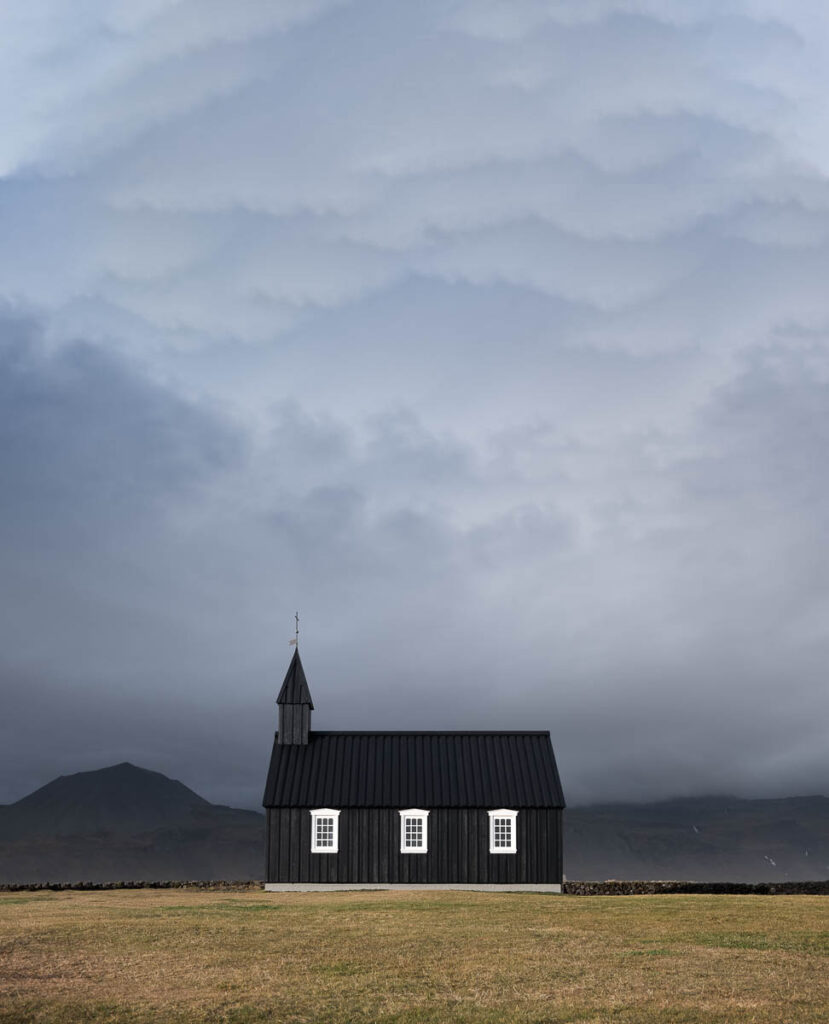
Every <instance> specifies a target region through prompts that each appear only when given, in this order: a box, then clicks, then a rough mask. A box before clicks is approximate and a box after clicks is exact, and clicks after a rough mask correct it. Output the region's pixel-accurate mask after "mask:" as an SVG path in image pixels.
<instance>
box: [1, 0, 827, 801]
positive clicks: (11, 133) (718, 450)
mask: <svg viewBox="0 0 829 1024" xmlns="http://www.w3.org/2000/svg"><path fill="white" fill-rule="evenodd" d="M812 6H813V5H811V4H806V3H803V4H797V3H796V4H789V5H786V7H785V9H784V8H782V7H781V6H780V5H776V4H771V3H769V2H766V3H763V2H761V0H756V2H754V0H743V2H739V3H738V2H736V0H734V2H732V3H730V4H726V5H723V4H717V5H713V4H712V5H706V4H698V5H695V8H694V11H693V13H690V12H689V10H688V5H687V4H680V3H677V4H671V3H659V4H651V3H646V2H636V3H634V2H623V0H603V2H598V0H597V2H595V3H589V4H586V3H583V2H582V3H579V4H557V5H548V4H540V3H535V2H528V3H515V2H512V3H509V4H501V3H495V2H493V3H477V2H476V3H474V4H463V3H458V4H453V5H446V4H418V5H415V6H414V7H411V8H409V7H406V8H401V7H396V8H390V7H389V6H388V5H384V4H373V3H369V2H365V3H326V2H322V0H318V2H307V3H302V2H299V0H297V2H296V3H292V4H289V5H278V10H276V9H275V10H273V11H271V10H269V11H267V12H266V11H264V9H263V8H262V5H260V4H256V3H252V4H240V5H234V17H233V18H232V19H228V16H227V9H226V7H225V6H224V5H222V4H216V5H215V6H213V5H208V6H205V5H204V4H203V3H201V2H200V3H198V4H196V3H195V2H193V3H187V2H181V3H171V2H170V3H167V2H164V0H155V2H147V3H144V4H135V3H130V4H128V5H118V4H104V3H102V2H91V3H88V4H85V5H82V7H81V8H80V9H79V10H78V11H77V12H76V14H77V16H76V17H74V16H73V18H72V19H68V18H67V17H66V14H65V12H64V11H62V8H61V7H60V5H58V4H57V3H51V2H48V0H40V2H39V3H36V4H31V3H29V4H26V5H23V4H16V3H13V4H11V5H10V6H9V7H8V9H7V10H6V11H5V12H4V13H3V14H2V15H0V28H2V32H0V35H1V36H2V38H4V39H5V40H6V42H5V43H4V44H3V45H4V47H5V48H7V49H8V52H9V54H10V55H12V56H13V60H10V62H9V63H7V64H6V67H7V73H9V74H11V75H13V76H14V79H15V81H16V82H19V83H25V86H26V88H25V89H24V90H23V94H24V95H25V97H26V100H25V102H24V103H22V104H17V105H15V104H12V106H11V107H10V109H9V110H8V111H7V112H5V113H4V115H3V116H4V119H5V121H4V123H6V124H7V125H8V130H6V131H4V138H3V142H2V148H0V174H1V175H2V176H1V177H0V218H2V223H3V225H4V230H3V234H2V236H0V301H2V303H3V312H2V318H0V479H2V481H3V501H2V517H0V559H2V565H3V575H4V580H6V581H7V585H6V586H5V587H4V591H5V600H4V614H3V616H2V617H0V685H2V687H3V693H4V698H3V704H4V711H5V714H4V716H3V719H2V723H0V741H2V742H0V800H12V799H16V798H17V797H19V796H21V795H23V793H25V792H26V791H27V790H28V789H29V788H31V787H33V786H34V785H37V784H39V783H42V782H45V781H47V780H48V778H50V777H52V775H54V774H56V773H58V772H67V771H73V770H80V769H82V768H86V767H95V766H100V765H103V764H106V763H112V762H113V761H118V760H123V759H125V758H128V759H130V760H133V761H136V762H137V763H141V764H146V766H147V767H151V768H160V769H161V770H164V771H168V772H169V773H170V774H173V775H176V776H177V777H180V778H182V779H183V780H184V781H186V782H187V783H188V784H190V785H193V786H194V787H195V788H196V789H198V790H199V791H201V792H203V793H204V794H205V795H207V796H209V797H212V798H214V799H219V800H224V801H227V802H236V803H246V804H249V805H251V804H255V803H256V802H257V799H258V795H259V793H258V791H259V787H260V784H261V782H262V781H263V778H264V767H265V762H266V759H267V753H268V743H269V733H270V732H271V731H272V728H273V721H274V715H273V712H274V708H273V705H272V700H273V697H274V696H275V691H276V688H277V687H278V685H279V682H280V681H281V675H282V673H283V671H284V667H285V662H286V661H287V657H288V654H289V649H288V647H287V644H286V641H287V639H288V637H289V636H290V635H291V621H292V619H291V617H292V614H293V611H294V609H295V607H299V609H300V614H301V616H302V629H303V633H302V649H303V658H304V661H305V664H306V669H307V672H308V676H309V682H310V685H311V689H312V692H313V694H314V700H315V704H316V707H317V711H316V712H315V716H316V717H315V721H316V723H317V724H318V725H319V726H320V727H328V728H359V727H367V728H371V727H374V728H383V727H399V726H401V725H403V726H406V727H410V728H414V727H426V728H442V727H446V728H461V727H468V728H489V727H495V728H497V727H510V728H512V727H514V728H527V727H548V726H549V728H550V729H551V730H552V733H553V738H554V741H555V744H556V749H557V752H558V754H559V759H560V762H561V769H562V776H563V780H564V783H565V790H566V793H567V795H568V797H569V798H570V800H571V801H573V802H584V801H588V800H598V799H613V798H633V799H639V798H650V797H658V796H668V795H675V794H692V793H701V792H726V791H734V792H739V793H743V794H748V795H765V794H783V793H795V792H807V791H808V792H817V791H825V790H826V779H827V777H829V764H827V757H826V744H825V735H822V734H821V725H822V723H823V722H824V721H825V720H826V718H827V716H829V701H827V696H826V688H825V684H824V683H823V679H822V674H823V666H824V665H825V664H826V661H827V657H829V628H828V627H827V621H829V619H827V612H829V564H828V563H827V558H826V556H825V554H824V550H823V549H824V547H825V544H824V538H825V536H826V527H827V511H829V484H827V483H826V481H827V480H829V473H827V469H829V467H827V465H826V461H827V455H826V452H827V450H829V445H827V442H828V441H829V437H827V436H826V435H827V431H829V426H827V424H829V416H828V415H827V414H829V350H828V349H827V344H826V341H827V329H829V328H827V325H829V300H828V299H827V292H826V288H825V279H826V266H827V254H828V253H827V249H828V248H829V242H827V238H828V237H829V184H827V178H826V171H827V166H828V165H829V153H826V152H824V151H823V148H822V147H823V145H824V143H823V142H822V134H821V130H820V127H819V126H820V124H821V121H820V117H819V110H820V109H821V103H822V100H821V97H822V95H823V94H824V92H825V83H824V82H823V78H824V77H825V71H824V70H823V67H824V64H825V60H824V59H823V58H825V55H826V52H827V49H828V48H829V20H827V19H826V18H825V17H823V16H821V15H817V14H815V13H814V11H813V10H812ZM19 92H20V90H19V89H18V90H17V94H19ZM0 95H6V96H7V97H8V96H9V95H10V91H9V89H5V90H0ZM257 752H258V753H257Z"/></svg>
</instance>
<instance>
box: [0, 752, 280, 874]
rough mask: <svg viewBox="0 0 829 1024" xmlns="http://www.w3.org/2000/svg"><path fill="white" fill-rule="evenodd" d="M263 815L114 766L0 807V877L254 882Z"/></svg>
mask: <svg viewBox="0 0 829 1024" xmlns="http://www.w3.org/2000/svg"><path fill="white" fill-rule="evenodd" d="M263 858H264V816H263V815H262V814H257V813H256V812H255V811H242V810H237V809H235V808H233V807H223V806H221V805H217V804H211V803H209V802H208V801H207V800H205V799H203V798H202V797H200V796H199V795H198V794H197V793H194V792H193V790H192V789H189V788H188V787H187V786H185V785H184V784H183V783H181V782H176V781H174V780H173V779H169V778H167V776H166V775H162V774H161V773H160V772H153V771H148V770H147V769H145V768H138V767H136V766H135V765H132V764H128V763H126V762H125V763H123V764H118V765H114V766H113V767H111V768H102V769H100V770H98V771H91V772H79V773H77V774H76V775H63V776H61V777H60V778H58V779H55V780H54V781H53V782H50V783H48V784H47V785H45V786H43V787H42V788H41V789H38V790H36V791H35V792H34V793H30V794H29V795H28V796H26V797H23V799H22V800H18V801H17V803H15V804H9V805H7V806H0V882H29V881H95V882H111V881H120V880H122V879H134V880H154V879H196V878H199V879H202V878H234V879H254V878H259V877H261V875H262V870H263Z"/></svg>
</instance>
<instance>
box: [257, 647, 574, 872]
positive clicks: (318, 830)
mask: <svg viewBox="0 0 829 1024" xmlns="http://www.w3.org/2000/svg"><path fill="white" fill-rule="evenodd" d="M277 705H278V707H279V729H278V732H277V733H276V736H275V738H274V745H273V753H272V755H271V763H270V770H269V771H268V780H267V784H266V787H265V797H264V800H263V804H264V807H265V814H266V819H267V828H266V841H265V842H266V853H265V856H266V884H265V888H266V889H270V890H275V891H279V890H290V889H309V888H310V889H360V888H366V889H382V888H388V889H401V888H412V889H415V888H417V889H419V888H439V889H496V890H498V889H503V890H522V889H523V890H528V889H531V890H540V891H550V892H560V891H561V882H562V870H563V864H562V811H563V809H564V796H563V794H562V790H561V782H560V780H559V776H558V769H557V767H556V760H555V755H554V753H553V747H552V743H551V742H550V733H549V732H546V731H545V732H541V731H532V732H403V731H400V732H316V731H314V730H313V729H312V728H311V713H312V712H313V710H314V704H313V701H312V700H311V693H310V691H309V689H308V683H307V681H306V678H305V672H304V670H303V667H302V661H301V660H300V657H299V650H298V649H297V650H296V651H295V652H294V656H293V659H292V661H291V664H290V666H289V668H288V673H287V675H286V676H285V681H284V683H283V684H282V689H281V690H280V691H279V696H278V698H277Z"/></svg>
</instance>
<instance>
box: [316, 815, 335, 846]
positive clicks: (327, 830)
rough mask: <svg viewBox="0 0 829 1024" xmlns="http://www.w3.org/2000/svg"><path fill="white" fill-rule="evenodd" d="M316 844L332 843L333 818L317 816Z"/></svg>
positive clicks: (325, 844)
mask: <svg viewBox="0 0 829 1024" xmlns="http://www.w3.org/2000/svg"><path fill="white" fill-rule="evenodd" d="M316 822H317V841H316V845H317V846H333V845H334V819H333V818H317V819H316Z"/></svg>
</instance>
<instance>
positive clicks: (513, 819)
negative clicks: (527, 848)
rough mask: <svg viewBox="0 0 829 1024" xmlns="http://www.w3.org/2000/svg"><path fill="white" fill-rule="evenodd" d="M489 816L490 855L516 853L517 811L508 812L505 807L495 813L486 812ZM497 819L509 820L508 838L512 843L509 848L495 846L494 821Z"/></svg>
mask: <svg viewBox="0 0 829 1024" xmlns="http://www.w3.org/2000/svg"><path fill="white" fill-rule="evenodd" d="M487 814H488V815H489V852H490V853H517V852H518V836H517V824H518V823H517V818H518V811H510V810H508V809H507V808H506V807H500V808H498V810H497V811H487ZM497 818H509V820H510V838H511V840H512V842H511V843H510V845H509V846H496V845H495V821H496V819H497Z"/></svg>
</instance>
